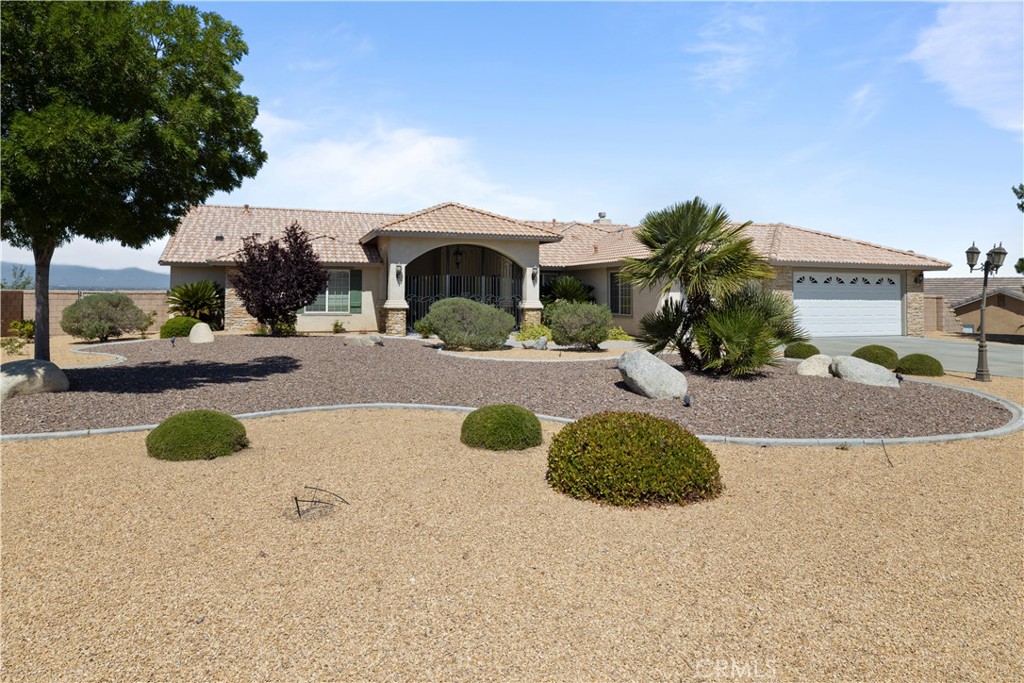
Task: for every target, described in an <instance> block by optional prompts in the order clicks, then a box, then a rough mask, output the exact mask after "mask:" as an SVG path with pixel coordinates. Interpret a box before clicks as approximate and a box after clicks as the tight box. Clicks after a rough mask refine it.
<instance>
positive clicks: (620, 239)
mask: <svg viewBox="0 0 1024 683" xmlns="http://www.w3.org/2000/svg"><path fill="white" fill-rule="evenodd" d="M294 221H298V222H299V224H300V225H301V226H302V228H303V229H304V230H305V231H306V232H307V233H308V234H309V235H310V237H311V241H312V244H313V249H314V251H316V253H317V255H318V256H319V257H320V259H321V260H322V261H323V262H324V263H328V264H354V265H355V264H368V263H380V262H381V256H380V253H379V252H378V251H377V247H376V245H375V244H374V243H373V241H374V240H375V239H376V238H377V237H382V236H436V237H453V238H459V237H469V236H472V237H478V238H489V239H531V240H537V241H539V242H540V243H541V244H540V263H541V265H542V266H544V267H548V268H567V267H580V266H588V265H599V264H612V263H618V262H620V261H621V260H622V259H624V258H645V257H646V256H647V255H648V254H649V252H648V250H647V248H646V247H644V246H643V245H642V244H640V242H638V241H637V239H636V231H637V229H638V228H636V227H633V226H629V225H623V224H617V223H611V222H607V221H604V220H601V221H596V222H593V223H580V222H576V221H572V222H561V223H560V222H558V221H551V222H544V221H519V220H515V219H512V218H508V217H507V216H499V215H498V214H493V213H490V212H487V211H481V210H480V209H474V208H472V207H469V206H463V205H462V204H456V203H453V202H448V203H445V204H438V205H437V206H432V207H430V208H428V209H424V210H422V211H417V212H416V213H411V214H394V213H361V212H353V211H312V210H302V209H263V208H254V207H249V206H243V207H230V206H198V207H195V208H194V209H192V211H190V212H189V213H188V215H186V216H185V217H184V218H183V219H182V220H181V223H180V224H179V225H178V229H177V231H176V232H175V234H174V236H172V237H171V240H170V242H168V244H167V247H166V248H165V249H164V252H163V254H162V255H161V257H160V263H161V264H162V265H172V264H176V265H189V264H195V265H198V264H207V263H209V264H228V263H232V262H234V261H235V260H236V255H237V253H238V251H239V250H240V249H241V247H242V239H243V238H245V237H248V236H250V235H253V234H254V233H259V234H260V239H269V238H271V237H278V236H280V235H281V234H283V232H284V229H285V228H286V227H288V226H289V225H291V223H292V222H294ZM746 234H747V235H748V236H750V237H751V239H753V241H754V248H755V249H756V250H757V251H758V252H759V253H761V254H763V255H764V256H765V257H766V258H767V259H768V261H769V262H770V263H772V264H773V265H791V266H804V267H811V266H826V267H827V266H834V267H854V268H858V267H859V268H905V269H917V270H945V269H947V268H949V267H950V264H948V263H946V262H945V261H941V260H939V259H934V258H931V257H928V256H923V255H921V254H915V253H914V252H912V251H901V250H899V249H892V248H889V247H883V246H879V245H876V244H870V243H868V242H862V241H858V240H852V239H848V238H846V237H839V236H837V235H830V234H828V233H824V232H817V231H815V230H807V229H805V228H798V227H795V226H792V225H787V224H785V223H771V224H759V223H754V224H751V225H749V226H747V228H746ZM218 235H219V236H220V238H221V239H218V238H217V236H218ZM1007 279H1012V278H1007ZM977 281H980V278H978V280H977ZM991 281H994V280H993V279H990V282H991ZM928 282H934V280H931V281H928ZM927 287H928V284H927V282H926V285H925V288H926V291H927ZM978 287H980V284H979V285H978ZM947 300H949V299H948V297H947Z"/></svg>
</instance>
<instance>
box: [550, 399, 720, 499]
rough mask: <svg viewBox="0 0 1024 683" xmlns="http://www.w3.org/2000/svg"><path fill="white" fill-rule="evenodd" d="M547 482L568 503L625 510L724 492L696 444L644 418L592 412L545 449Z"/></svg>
mask: <svg viewBox="0 0 1024 683" xmlns="http://www.w3.org/2000/svg"><path fill="white" fill-rule="evenodd" d="M547 480H548V483H549V484H551V486H552V487H553V488H554V489H556V490H557V491H561V492H562V493H565V494H567V495H569V496H572V497H573V498H580V499H583V500H599V501H603V502H606V503H611V504H612V505H623V506H629V507H632V506H636V505H648V504H658V503H677V504H684V503H690V502H694V501H698V500H704V499H707V498H714V497H715V496H717V495H718V494H719V493H721V492H722V488H723V487H722V481H721V478H720V477H719V473H718V460H716V459H715V456H714V454H713V453H712V452H711V451H710V450H709V449H708V447H707V446H705V445H704V444H703V443H701V441H700V439H698V438H697V437H695V436H694V435H693V434H691V433H690V432H688V431H686V430H685V429H683V428H682V427H680V426H679V425H678V424H676V423H675V422H672V421H670V420H666V419H663V418H659V417H654V416H653V415H648V414H646V413H615V412H608V413H597V414H595V415H589V416H587V417H584V418H582V419H581V420H578V421H577V422H574V423H573V424H570V425H568V426H566V427H565V428H564V429H562V431H560V432H559V433H558V434H556V435H555V438H554V439H553V441H552V443H551V447H550V449H549V450H548V471H547Z"/></svg>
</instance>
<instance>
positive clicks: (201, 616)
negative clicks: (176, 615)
mask: <svg viewBox="0 0 1024 683" xmlns="http://www.w3.org/2000/svg"><path fill="white" fill-rule="evenodd" d="M204 621H206V615H205V614H200V615H199V616H198V617H196V623H197V624H201V623H203V622H204Z"/></svg>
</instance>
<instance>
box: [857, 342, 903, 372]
mask: <svg viewBox="0 0 1024 683" xmlns="http://www.w3.org/2000/svg"><path fill="white" fill-rule="evenodd" d="M850 355H851V356H853V357H854V358H860V359H861V360H866V361H867V362H869V363H874V364H875V365H881V366H882V367H883V368H886V369H888V370H892V369H893V368H895V367H896V361H898V360H899V359H900V357H899V354H897V353H896V352H895V351H893V350H892V349H890V348H889V347H888V346H882V345H881V344H868V345H867V346H862V347H860V348H859V349H857V350H856V351H854V352H853V353H851V354H850Z"/></svg>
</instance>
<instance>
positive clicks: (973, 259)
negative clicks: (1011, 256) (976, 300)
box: [967, 242, 1006, 382]
mask: <svg viewBox="0 0 1024 683" xmlns="http://www.w3.org/2000/svg"><path fill="white" fill-rule="evenodd" d="M980 255H981V250H980V249H978V247H977V246H975V244H974V243H973V242H972V243H971V248H970V249H968V250H967V265H968V266H969V267H970V269H971V272H972V273H973V272H974V268H975V266H977V265H978V257H979V256H980ZM1005 260H1006V250H1005V249H1003V243H1002V242H1000V243H999V246H998V247H997V246H995V245H992V248H991V249H989V250H988V253H987V254H985V262H984V263H983V264H981V270H982V272H983V273H984V274H985V277H984V278H983V279H982V281H981V312H980V313H979V315H978V329H979V330H980V331H981V334H980V337H979V340H978V369H977V370H976V371H975V373H974V379H975V380H976V381H978V382H991V381H992V375H990V374H989V372H988V343H987V342H986V341H985V299H986V298H987V297H988V274H989V273H995V272H996V271H998V270H999V267H1000V266H1002V265H1003V261H1005Z"/></svg>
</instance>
